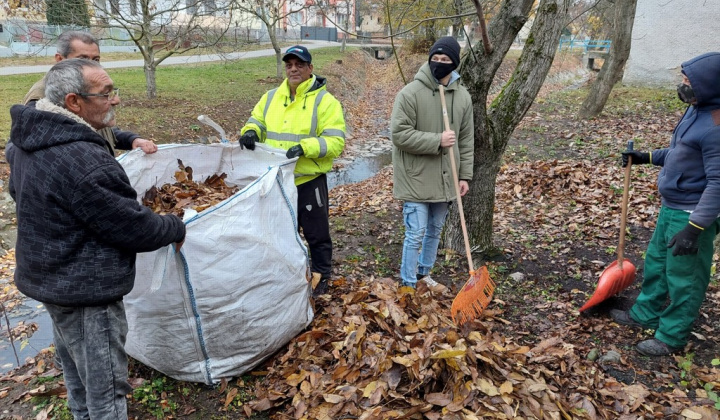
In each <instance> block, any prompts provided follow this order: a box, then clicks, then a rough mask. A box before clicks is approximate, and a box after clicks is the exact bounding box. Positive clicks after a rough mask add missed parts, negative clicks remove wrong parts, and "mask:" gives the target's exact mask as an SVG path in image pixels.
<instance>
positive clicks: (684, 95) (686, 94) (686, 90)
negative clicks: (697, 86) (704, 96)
mask: <svg viewBox="0 0 720 420" xmlns="http://www.w3.org/2000/svg"><path fill="white" fill-rule="evenodd" d="M677 93H678V98H680V100H681V101H683V102H685V103H686V104H693V103H694V102H695V101H696V100H697V98H695V92H694V91H693V88H692V87H690V86H688V85H686V84H685V83H680V84H679V85H677Z"/></svg>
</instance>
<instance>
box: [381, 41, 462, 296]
mask: <svg viewBox="0 0 720 420" xmlns="http://www.w3.org/2000/svg"><path fill="white" fill-rule="evenodd" d="M459 64H460V45H459V44H458V42H457V41H456V40H455V39H454V38H453V37H449V36H448V37H443V38H440V39H439V40H438V41H437V42H435V44H434V45H433V46H432V48H431V49H430V55H429V58H428V62H427V63H426V64H423V66H422V67H421V68H420V70H419V71H418V72H417V74H416V75H415V79H414V80H413V81H412V82H411V83H409V84H408V85H407V86H405V87H404V88H403V89H402V90H401V91H400V92H399V93H398V94H397V96H396V97H395V104H394V105H393V112H392V119H391V132H392V142H393V182H394V184H393V195H394V196H395V198H397V199H399V200H403V201H404V202H405V203H404V204H403V219H404V222H405V242H404V243H403V256H402V264H401V267H400V277H401V279H402V284H403V285H404V286H411V287H415V285H416V283H417V281H418V280H420V279H422V280H423V281H425V282H426V283H427V284H428V285H429V286H431V287H433V286H436V284H437V283H436V282H435V281H434V280H432V278H430V276H429V274H430V270H431V269H432V267H433V265H434V264H435V258H436V256H437V249H438V245H439V243H440V234H441V233H442V229H443V225H444V224H445V218H446V217H447V213H448V206H449V204H450V202H452V201H453V200H455V199H456V196H455V187H454V185H453V184H454V181H453V175H452V172H451V169H450V155H449V153H454V154H455V161H456V162H458V165H457V166H458V174H457V175H458V178H459V179H460V195H465V194H466V193H467V192H468V190H469V184H468V183H469V182H470V180H471V179H472V174H473V132H474V126H473V110H472V100H471V98H470V94H469V93H468V91H467V89H465V87H464V86H462V85H461V84H460V81H459V79H460V75H459V74H458V73H457V72H456V71H455V69H457V67H458V65H459ZM440 84H442V85H443V86H445V96H446V102H447V107H448V118H449V120H450V128H451V130H447V131H446V130H445V129H444V127H443V113H442V105H441V101H440V92H439V86H440ZM421 250H422V251H421Z"/></svg>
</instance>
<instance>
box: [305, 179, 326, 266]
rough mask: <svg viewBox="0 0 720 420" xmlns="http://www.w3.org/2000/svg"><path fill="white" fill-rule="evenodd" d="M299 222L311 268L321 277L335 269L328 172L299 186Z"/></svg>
mask: <svg viewBox="0 0 720 420" xmlns="http://www.w3.org/2000/svg"><path fill="white" fill-rule="evenodd" d="M297 192H298V224H299V225H300V228H301V229H302V232H303V236H305V240H306V241H307V243H308V246H309V247H310V261H311V264H310V268H311V270H312V271H313V272H316V273H320V275H321V277H322V278H330V273H331V271H332V266H331V263H332V240H331V239H330V221H329V214H330V213H329V211H328V187H327V176H326V175H325V174H322V175H320V176H319V177H317V178H315V179H313V180H312V181H308V182H306V183H304V184H300V185H298V186H297Z"/></svg>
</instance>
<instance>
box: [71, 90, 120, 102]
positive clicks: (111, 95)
mask: <svg viewBox="0 0 720 420" xmlns="http://www.w3.org/2000/svg"><path fill="white" fill-rule="evenodd" d="M77 94H78V95H80V96H82V97H83V98H87V97H90V96H104V97H106V98H107V100H108V101H112V100H113V99H115V97H116V96H119V95H120V89H119V88H115V89H113V90H111V91H110V92H108V93H84V92H78V93H77Z"/></svg>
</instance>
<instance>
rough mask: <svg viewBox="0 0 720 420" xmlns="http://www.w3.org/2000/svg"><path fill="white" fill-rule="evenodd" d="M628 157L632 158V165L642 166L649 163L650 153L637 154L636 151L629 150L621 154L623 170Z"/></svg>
mask: <svg viewBox="0 0 720 420" xmlns="http://www.w3.org/2000/svg"><path fill="white" fill-rule="evenodd" d="M628 156H630V157H632V164H633V165H644V164H646V163H650V153H647V152H638V151H637V150H629V151H626V152H622V166H623V168H624V167H626V166H627V164H628Z"/></svg>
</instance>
